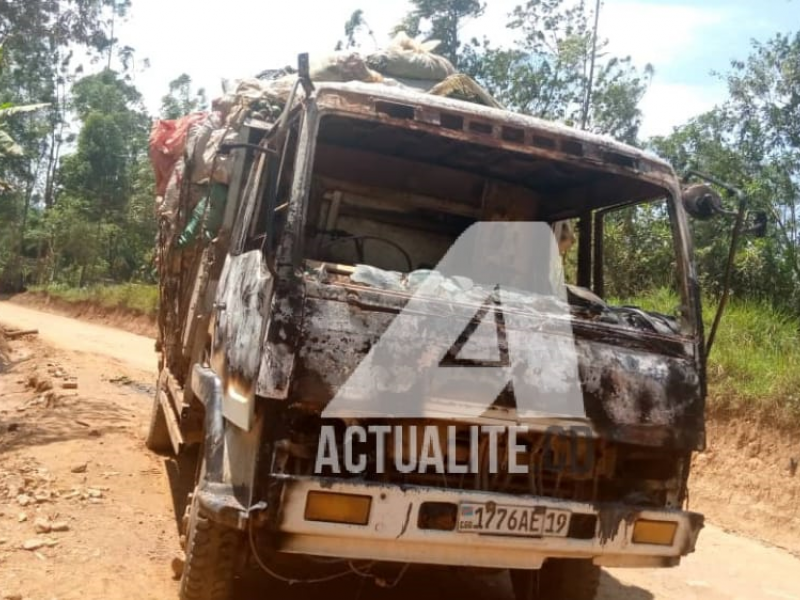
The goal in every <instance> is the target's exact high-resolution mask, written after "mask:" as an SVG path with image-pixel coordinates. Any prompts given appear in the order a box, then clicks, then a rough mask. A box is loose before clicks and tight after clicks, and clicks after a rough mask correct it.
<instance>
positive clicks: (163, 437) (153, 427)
mask: <svg viewBox="0 0 800 600" xmlns="http://www.w3.org/2000/svg"><path fill="white" fill-rule="evenodd" d="M160 391H161V386H160V385H159V386H158V389H156V393H155V397H154V398H153V408H152V410H151V411H150V426H149V427H148V428H147V437H146V438H145V440H144V444H145V446H147V447H148V448H149V449H150V450H152V451H153V452H156V453H158V454H167V453H169V452H170V451H171V450H172V441H171V440H170V438H169V429H167V417H166V415H165V414H164V407H162V406H161V402H159V400H158V395H159V393H160Z"/></svg>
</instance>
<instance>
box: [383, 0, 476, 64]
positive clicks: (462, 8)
mask: <svg viewBox="0 0 800 600" xmlns="http://www.w3.org/2000/svg"><path fill="white" fill-rule="evenodd" d="M411 4H412V7H413V8H412V9H411V12H409V13H408V14H407V15H406V16H405V18H404V19H403V20H402V22H401V23H400V24H399V25H398V26H397V27H396V28H395V30H396V31H401V30H404V31H405V32H406V33H408V35H410V36H412V37H417V36H420V35H424V36H425V37H426V38H427V39H434V40H439V41H440V42H441V43H440V45H439V47H438V48H437V52H438V53H439V54H441V55H442V56H445V57H447V58H448V59H449V60H450V62H452V63H453V64H454V65H456V66H458V65H459V62H460V59H461V40H460V37H459V36H460V30H461V26H462V25H463V24H464V21H465V20H467V19H474V18H477V17H480V16H481V15H482V14H483V12H484V10H485V9H486V4H485V3H484V2H481V1H480V0H411Z"/></svg>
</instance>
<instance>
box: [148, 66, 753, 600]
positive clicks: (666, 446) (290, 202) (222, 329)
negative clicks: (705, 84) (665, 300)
mask: <svg viewBox="0 0 800 600" xmlns="http://www.w3.org/2000/svg"><path fill="white" fill-rule="evenodd" d="M300 64H301V66H300V69H299V71H298V72H297V73H296V74H289V75H283V76H282V77H281V78H280V79H275V80H272V81H267V82H260V83H259V82H250V83H246V82H245V83H243V84H241V85H240V87H239V89H238V90H237V93H236V94H234V95H233V96H232V97H231V98H232V99H230V100H229V101H228V102H227V104H225V103H222V104H223V105H224V106H223V108H222V111H223V113H227V114H223V115H222V119H221V120H220V118H219V115H218V116H217V117H215V118H217V119H218V121H217V124H216V127H217V129H216V130H214V131H213V132H209V131H206V132H205V138H204V139H205V140H206V142H208V140H209V139H210V140H212V142H214V143H215V144H216V145H215V146H212V144H211V142H208V147H209V148H212V150H213V151H212V152H210V153H209V152H206V159H205V160H203V159H202V157H201V155H202V152H200V151H198V150H197V149H196V148H195V149H193V148H191V147H190V146H192V144H193V142H192V143H187V144H185V145H184V146H181V147H180V152H181V164H182V167H181V169H182V172H181V173H180V174H178V176H173V178H172V180H171V181H170V186H171V188H172V191H173V193H174V194H177V196H176V198H177V200H173V201H170V200H169V199H168V198H166V197H165V198H164V199H160V203H161V204H160V210H162V211H163V212H162V214H168V215H169V218H163V219H162V231H161V234H160V244H159V248H160V250H159V272H160V274H161V312H160V317H159V319H160V321H159V326H160V335H159V342H158V343H159V348H160V351H161V362H160V376H159V379H158V391H157V393H156V398H155V401H154V407H153V413H152V420H151V425H150V430H149V433H148V439H147V445H148V446H149V447H150V448H151V449H153V450H156V451H160V452H174V453H177V454H181V455H187V454H188V453H191V452H192V451H195V452H196V453H197V475H196V482H195V488H194V492H193V493H192V494H191V495H190V498H189V503H188V507H187V512H186V517H185V518H184V520H183V527H184V530H183V532H182V534H183V535H182V541H183V545H184V550H185V564H184V567H183V572H182V582H181V592H180V595H181V598H182V599H183V600H201V599H202V600H206V599H208V600H210V599H211V598H214V599H222V598H232V597H234V596H233V594H234V591H233V590H234V582H235V580H236V578H237V576H238V574H239V573H241V572H242V570H243V569H245V568H248V567H253V568H261V569H263V570H265V571H266V572H267V573H268V574H269V575H270V576H271V577H275V578H278V579H281V580H287V581H292V582H303V581H307V582H316V581H328V580H330V579H333V578H336V577H340V576H344V575H346V574H352V575H353V576H354V577H366V578H371V579H374V580H375V581H376V582H378V583H381V584H383V585H393V584H394V583H396V582H397V581H398V580H399V579H400V578H401V577H402V576H403V575H404V573H405V572H406V570H407V569H408V568H409V566H414V565H430V566H450V567H464V568H470V569H475V568H478V569H490V570H508V571H509V572H510V574H511V581H512V584H513V589H514V593H515V595H516V598H517V599H518V600H533V599H542V600H544V599H553V600H555V599H561V598H570V599H571V600H580V599H584V600H589V599H590V598H593V597H594V595H595V592H596V590H597V587H598V582H599V575H600V569H601V568H602V567H640V568H641V567H670V566H674V565H677V564H678V563H679V561H680V559H681V557H683V556H685V555H687V554H689V553H691V552H692V551H693V550H694V547H695V542H696V540H697V537H698V534H699V532H700V530H701V528H702V526H703V517H702V516H701V515H700V514H697V513H694V512H690V511H688V510H687V503H688V488H687V481H688V477H689V469H690V464H691V459H692V455H693V453H694V452H696V451H699V450H702V449H703V448H704V445H705V433H704V401H705V397H706V374H705V368H706V356H707V346H706V344H705V341H704V331H703V323H702V320H701V306H700V293H699V289H698V281H697V275H696V272H695V267H694V262H693V257H692V238H691V233H690V225H689V220H688V217H689V216H690V215H694V216H700V217H703V216H710V215H711V214H714V213H717V212H723V209H722V208H721V204H720V197H719V196H718V195H717V193H716V192H714V190H713V189H712V187H710V186H705V185H703V186H698V185H694V186H691V187H690V188H687V187H686V185H685V183H684V182H683V181H681V180H679V178H678V177H677V176H676V174H675V172H674V171H673V169H672V168H671V167H670V165H669V164H667V163H665V162H663V161H662V160H660V159H658V158H656V157H654V156H652V155H649V154H647V153H645V152H642V151H640V150H638V149H636V148H633V147H630V146H627V145H624V144H621V143H617V142H614V141H612V140H610V139H608V138H605V137H600V136H596V135H593V134H589V133H586V132H582V131H577V130H575V129H572V128H568V127H565V126H561V125H557V124H554V123H551V122H546V121H542V120H539V119H536V118H532V117H527V116H523V115H520V114H514V113H511V112H509V111H506V110H503V109H502V108H500V107H498V106H497V105H496V103H493V102H492V101H491V99H488V98H487V95H486V94H485V93H483V92H481V90H480V89H479V88H478V87H477V86H475V85H474V82H469V81H466V80H465V79H464V78H463V77H461V76H458V77H461V78H460V79H459V83H458V85H454V86H450V88H449V90H450V91H448V92H447V93H430V92H429V91H428V92H421V91H418V90H415V89H410V88H409V87H408V86H405V85H390V84H389V83H387V82H383V83H382V82H379V81H377V82H376V81H339V82H326V81H313V80H312V79H313V78H312V77H310V76H309V73H308V71H307V63H306V62H305V61H302V60H301V63H300ZM276 81H281V84H280V85H281V86H283V88H282V92H281V95H280V101H279V102H277V101H275V98H276V96H275V95H274V94H273V92H274V89H275V85H274V84H275V82H276ZM287 82H288V84H289V85H288V86H287ZM259 86H260V87H259ZM453 90H456V92H455V93H451V92H452V91H453ZM470 90H471V92H470ZM204 118H211V117H208V116H207V115H206V116H196V117H195V118H194V124H195V126H197V124H198V123H200V125H199V127H200V128H201V129H202V123H203V119H204ZM198 135H199V136H200V137H203V133H202V132H201V133H200V134H198ZM198 157H200V158H198ZM223 167H224V168H223ZM198 171H204V172H205V175H203V177H205V179H202V177H201V178H198V176H197V173H198ZM219 171H224V174H223V175H221V176H220V175H217V173H218V172H219ZM168 194H169V190H168V191H167V195H168ZM165 207H166V208H165ZM743 219H744V217H743V214H742V213H741V212H740V213H739V218H738V219H737V222H736V223H737V226H738V227H739V229H741V225H742V223H743ZM642 220H649V221H653V220H657V221H658V222H659V223H660V226H659V228H658V232H659V234H658V236H657V242H658V243H659V244H661V245H662V246H663V247H665V248H667V249H668V257H669V259H668V261H667V262H666V263H665V264H664V269H663V273H659V274H657V275H658V276H659V277H660V278H661V280H663V282H664V285H672V286H673V289H674V294H675V296H674V297H675V302H676V307H675V310H674V311H673V313H672V314H664V313H659V312H654V311H652V310H647V309H646V307H637V306H634V305H633V304H632V301H631V300H630V299H629V298H621V297H620V296H621V295H622V294H625V293H626V290H625V289H623V288H621V287H619V286H617V284H616V283H615V278H616V277H617V276H618V274H619V271H620V270H621V269H622V268H623V267H624V265H626V264H629V262H625V254H626V252H630V253H633V252H634V251H641V250H642V248H641V247H637V244H642V243H643V242H642V238H637V237H636V235H632V236H629V237H628V238H625V239H624V240H623V241H620V236H621V235H623V234H625V233H626V232H627V233H630V232H631V231H635V230H636V225H637V223H639V222H641V221H642ZM212 222H213V226H212V224H211V223H212ZM481 226H487V227H488V229H486V231H488V233H485V232H484V233H481V234H480V235H475V236H473V237H472V241H473V242H474V243H472V245H471V246H464V245H463V244H462V243H461V242H462V241H463V240H464V239H465V238H467V237H469V236H470V235H471V233H470V232H474V231H476V228H479V227H481ZM495 226H502V227H504V229H496V228H495ZM737 231H738V230H737ZM571 232H574V235H572V234H571ZM556 233H558V235H557V236H556ZM498 236H499V237H498ZM511 238H514V241H513V244H511V245H509V243H510V242H509V240H510V239H511ZM531 239H535V240H537V241H536V243H535V244H533V246H532V248H533V251H532V252H528V253H527V254H526V255H525V256H524V260H522V259H521V260H515V259H514V257H513V256H512V255H513V254H514V251H515V249H516V248H517V247H518V246H517V245H516V244H518V243H522V244H523V245H525V243H527V242H529V241H530V240H531ZM572 241H574V242H575V243H574V245H573V246H572V248H571V249H568V247H569V246H570V242H572ZM453 248H459V250H458V251H456V252H453V251H452V249H453ZM464 248H467V250H464ZM530 248H531V246H530V245H529V249H530ZM644 250H645V251H646V249H644ZM465 253H466V254H469V256H465ZM448 256H450V257H451V258H452V257H454V258H455V259H456V260H455V261H450V262H449V263H448V262H447V260H446V259H447V257H448ZM554 257H555V258H556V259H557V260H553V258H554ZM478 263H480V264H481V265H483V266H484V267H486V268H484V269H481V270H475V269H473V268H472V267H473V266H474V265H475V264H478ZM509 263H514V265H515V268H516V269H517V271H519V270H521V271H523V273H524V274H525V275H526V277H523V279H525V280H526V281H527V283H528V284H530V285H527V284H525V282H523V283H522V284H517V285H513V286H512V285H509V283H508V282H509V280H507V279H502V277H505V275H503V276H502V277H501V275H499V274H498V275H497V278H495V279H492V277H493V274H494V273H495V272H497V273H499V272H501V271H504V269H505V267H507V266H508V264H509ZM543 265H546V266H543ZM554 266H555V268H554ZM459 269H461V270H459ZM506 270H507V269H506ZM530 273H538V274H539V275H541V276H539V275H537V276H536V277H527V274H530ZM554 273H555V275H554ZM514 281H518V280H514ZM553 281H556V282H557V283H556V284H555V285H554V284H553ZM526 286H527V287H526ZM615 286H616V287H615ZM453 322H455V323H457V324H456V326H455V328H453V327H450V326H449V324H450V323H453ZM453 332H455V333H454V334H453ZM387 340H388V342H387ZM542 340H544V341H542ZM534 346H535V347H536V348H537V350H536V352H530V351H529V350H530V348H532V347H534ZM554 348H556V349H557V351H556V350H553V349H554ZM487 349H488V350H492V349H494V351H496V354H497V358H496V360H495V359H492V358H491V357H489V358H486V359H483V358H481V350H487ZM511 350H514V351H515V352H517V353H519V352H522V354H524V355H525V356H526V357H527V358H526V360H525V361H522V362H519V361H517V362H516V363H515V364H514V366H513V368H512V369H511V370H510V371H509V370H508V369H506V370H505V371H504V370H503V366H504V365H506V366H507V365H508V364H509V363H508V356H509V354H510V351H511ZM462 355H463V356H462ZM554 356H555V357H556V359H553V357H554ZM504 361H505V362H504ZM537 361H538V362H537ZM559 361H562V362H563V361H566V364H567V366H566V367H564V369H565V371H564V372H566V373H567V375H570V374H571V375H572V376H573V378H574V381H573V382H572V384H570V383H566V384H564V385H562V386H561V388H560V389H559V390H555V388H554V387H553V385H552V381H551V382H550V383H548V382H547V374H546V373H545V371H546V370H547V369H546V368H544V367H542V365H543V364H545V363H547V364H549V365H550V367H548V368H551V367H552V365H553V364H555V362H559ZM559 364H561V363H559ZM459 368H461V369H464V370H463V371H460V372H459ZM555 368H561V367H559V366H558V365H556V367H555ZM481 369H483V370H481ZM426 370H428V371H430V370H433V371H437V370H438V371H440V372H441V371H442V370H446V371H447V372H448V373H450V374H451V375H452V374H453V373H456V375H455V376H453V377H449V378H448V380H447V381H446V382H445V383H444V384H442V385H438V387H437V385H435V383H432V379H435V377H434V378H431V377H427V376H425V375H424V373H425V372H426ZM551 370H552V369H551ZM512 371H513V372H512ZM458 373H461V374H458ZM498 373H499V375H498V376H497V377H495V375H497V374H498ZM487 374H489V375H487ZM487 376H488V377H489V379H492V378H493V377H494V379H492V381H490V382H489V383H488V384H487V385H483V384H484V383H486V377H487ZM426 377H427V378H426ZM559 377H560V375H559ZM565 377H566V376H565ZM470 378H472V379H470ZM566 378H567V379H568V378H569V377H566ZM454 381H455V382H460V383H461V384H460V385H452V384H453V382H454ZM538 381H541V382H543V383H542V386H540V387H538V388H537V385H538V384H537V382H538ZM465 382H466V383H465ZM498 382H499V385H498ZM440 383H441V382H440ZM562 383H563V382H562ZM565 386H566V387H565ZM570 386H571V387H570ZM476 387H478V388H481V393H480V394H476V393H475V388H476ZM556 387H558V386H556ZM523 388H524V390H523ZM487 390H488V391H489V392H491V393H490V394H489V395H488V396H487V395H486V393H484V392H487ZM565 390H566V391H565ZM523 391H524V392H525V393H528V394H529V395H531V397H533V400H531V398H530V397H529V398H527V399H525V398H523V397H522V395H523ZM551 392H552V393H553V394H556V395H557V394H561V396H564V394H566V395H567V396H569V395H571V398H572V403H573V406H572V408H573V409H574V410H569V411H566V410H560V408H559V407H560V406H562V405H560V404H558V403H554V402H549V400H548V399H549V398H550V393H551ZM478 396H481V397H480V398H478V400H476V398H477V397H478ZM576 398H577V400H576ZM575 402H577V405H575ZM410 404H412V405H414V406H415V408H414V409H413V410H410V409H409V405H410ZM420 406H421V407H422V409H421V410H418V409H419V408H420ZM493 444H494V445H493ZM414 457H416V458H417V460H416V462H414V460H413V459H414ZM442 465H444V467H443V469H444V470H443V471H442ZM437 467H438V468H437ZM522 467H524V468H522Z"/></svg>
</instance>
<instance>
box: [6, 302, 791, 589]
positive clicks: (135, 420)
mask: <svg viewBox="0 0 800 600" xmlns="http://www.w3.org/2000/svg"><path fill="white" fill-rule="evenodd" d="M0 323H3V324H6V325H9V326H13V327H18V328H29V327H35V328H38V329H39V330H40V332H41V333H40V335H39V336H38V338H34V339H30V340H23V341H18V342H14V343H13V344H12V350H13V354H12V357H11V358H12V364H11V368H10V370H8V371H7V372H5V373H3V372H2V371H0V598H2V599H5V598H24V599H26V600H56V599H57V600H71V599H82V600H95V599H97V600H101V599H102V600H122V599H125V600H139V599H142V600H144V599H147V600H151V599H155V600H170V599H172V598H175V597H176V594H177V584H176V583H175V582H174V581H173V580H172V578H171V570H170V560H171V558H172V557H173V556H175V555H176V553H177V549H178V547H179V545H178V534H177V530H176V525H175V512H176V510H180V509H179V508H176V504H177V503H179V502H180V500H181V499H182V492H181V491H177V493H176V492H175V490H178V489H179V488H180V484H181V483H182V482H181V477H180V473H179V470H178V469H177V467H176V465H175V464H174V463H171V462H169V461H164V460H163V459H161V458H159V457H156V456H154V455H152V454H149V453H148V452H147V451H146V450H145V449H144V447H143V445H142V443H141V439H142V434H143V430H144V425H145V420H146V418H147V414H148V411H149V407H150V402H151V398H150V394H151V391H152V383H153V380H154V378H155V356H154V354H153V342H152V340H150V339H148V338H145V337H141V336H136V335H133V334H129V333H125V332H122V331H119V330H116V329H111V328H106V327H102V326H98V325H92V324H87V323H83V322H79V321H75V320H72V319H68V318H65V317H60V316H56V315H51V314H46V313H41V312H37V311H33V310H30V309H26V308H24V307H20V306H17V305H14V304H8V303H5V302H0ZM31 375H36V376H37V380H50V381H51V383H52V384H53V385H54V388H53V390H52V392H53V393H52V394H49V395H48V393H47V391H46V390H45V391H42V392H35V391H33V390H31V389H30V387H29V383H30V382H29V378H30V376H31ZM64 377H72V378H74V380H76V381H77V382H78V389H77V390H75V391H71V390H64V389H62V387H61V385H62V381H64ZM44 387H46V384H45V385H44ZM84 465H85V471H84V472H78V473H76V472H73V471H83V466H84ZM21 496H25V498H21ZM173 499H175V501H174V502H173ZM23 515H24V519H23ZM42 517H44V518H49V519H50V520H51V521H52V522H65V523H66V524H67V526H68V530H67V531H65V532H59V533H49V534H37V533H36V531H35V523H36V521H37V519H40V518H42ZM711 519H712V521H713V515H711ZM33 539H38V540H39V541H40V542H44V543H45V545H43V546H42V547H40V548H38V549H36V550H24V549H22V548H21V546H22V545H23V544H24V543H25V542H26V541H31V540H33ZM52 543H55V545H52V546H50V545H48V544H52ZM253 586H254V583H253V581H245V582H243V583H242V586H241V587H242V590H241V593H240V598H241V600H256V599H257V598H258V599H260V598H264V597H269V598H270V599H271V600H273V599H275V600H277V599H288V598H290V597H291V598H312V597H313V598H318V597H320V596H321V595H323V594H324V595H325V596H327V597H330V598H336V599H339V598H342V599H344V598H347V599H357V598H361V599H363V600H381V599H386V600H389V599H395V598H397V599H399V598H418V599H420V600H423V599H428V598H444V597H447V598H456V597H457V598H460V600H473V599H474V600H477V599H478V598H481V599H484V600H509V599H510V598H511V595H510V591H509V588H508V585H507V582H506V581H505V578H504V577H502V576H492V577H486V576H477V575H469V574H456V573H452V572H441V573H439V572H437V574H436V576H433V575H432V574H431V573H430V572H421V573H414V572H410V573H409V574H408V576H407V577H406V579H405V580H404V581H403V582H402V583H401V584H400V585H399V586H398V587H397V588H395V589H394V590H378V589H376V588H374V587H372V585H371V584H366V585H362V581H361V580H351V579H346V580H343V581H342V582H340V583H338V584H336V585H335V586H329V587H326V588H324V589H321V588H319V587H316V588H310V589H299V590H293V591H292V592H289V591H287V590H286V589H284V588H275V589H273V590H272V591H271V592H270V593H267V594H259V593H256V592H255V591H253V590H252V589H251V588H252V587H253ZM15 594H19V596H16V595H15ZM701 598H702V599H704V600H733V599H742V600H759V599H766V600H769V599H779V600H780V599H782V600H800V560H798V559H797V558H794V557H793V556H792V555H790V554H789V553H787V552H784V551H782V550H778V549H775V548H770V547H767V546H765V545H763V544H761V543H759V542H757V541H754V540H751V539H747V538H743V537H739V536H735V535H731V534H728V533H725V532H724V531H722V530H720V529H718V528H716V527H714V526H709V527H707V528H706V530H705V531H704V532H703V533H702V534H701V537H700V543H699V547H698V551H697V552H696V553H695V554H694V555H692V556H690V557H689V558H688V559H686V560H685V561H684V563H683V564H682V565H681V566H680V567H679V568H676V569H671V570H662V571H639V570H610V571H608V572H606V573H605V574H604V576H603V584H602V591H601V594H600V596H599V600H612V599H622V600H693V599H701ZM565 600H568V599H565Z"/></svg>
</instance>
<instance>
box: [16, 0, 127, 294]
mask: <svg viewBox="0 0 800 600" xmlns="http://www.w3.org/2000/svg"><path fill="white" fill-rule="evenodd" d="M129 4H130V2H129V0H25V1H24V2H14V1H12V2H0V43H2V46H3V57H2V65H1V67H2V68H0V106H11V105H15V106H24V105H28V104H46V105H47V106H46V107H44V108H41V109H40V110H37V111H36V112H34V113H31V114H30V115H29V116H28V117H27V118H25V119H21V118H14V119H8V120H6V121H5V123H4V125H3V129H4V131H5V132H6V133H7V134H8V135H10V136H11V137H12V138H13V139H14V141H15V142H16V149H18V150H21V152H22V154H21V155H20V156H18V157H17V158H15V159H14V160H2V161H0V179H2V180H3V181H5V182H7V183H8V184H10V185H12V186H13V190H12V191H10V192H8V191H7V192H6V193H4V195H3V197H2V199H0V204H2V205H4V213H5V215H13V220H11V221H3V222H0V246H3V247H4V248H6V249H7V248H13V251H9V252H3V253H0V273H2V275H1V276H0V279H3V280H5V281H6V282H8V281H11V284H12V285H11V287H12V289H16V288H18V287H19V282H20V281H21V277H22V272H23V271H24V270H25V269H27V267H25V266H24V265H25V261H26V260H28V259H29V257H28V256H25V255H24V254H25V253H26V252H27V251H28V249H29V244H28V243H27V241H26V234H27V229H28V223H29V221H31V220H30V219H29V213H30V212H31V210H34V209H37V207H38V206H39V205H40V204H44V205H45V206H47V207H51V206H52V205H53V202H54V180H55V174H56V171H57V168H58V164H59V160H60V151H61V148H62V145H63V144H64V143H65V142H69V141H70V138H69V135H70V134H69V133H67V131H66V130H67V129H68V121H69V116H68V115H67V96H68V93H69V87H70V85H71V83H72V81H73V79H74V77H75V76H76V75H77V74H80V72H81V71H82V68H83V67H82V66H81V65H77V66H76V65H74V63H73V58H74V56H75V53H76V51H78V50H80V51H81V52H84V51H88V54H89V56H90V57H94V56H96V55H97V53H100V52H111V51H112V49H113V42H114V38H113V34H112V33H111V31H110V27H109V17H112V18H113V17H114V16H118V15H119V16H121V15H124V14H125V12H126V10H127V8H128V6H129ZM17 153H18V154H19V152H17Z"/></svg>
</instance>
